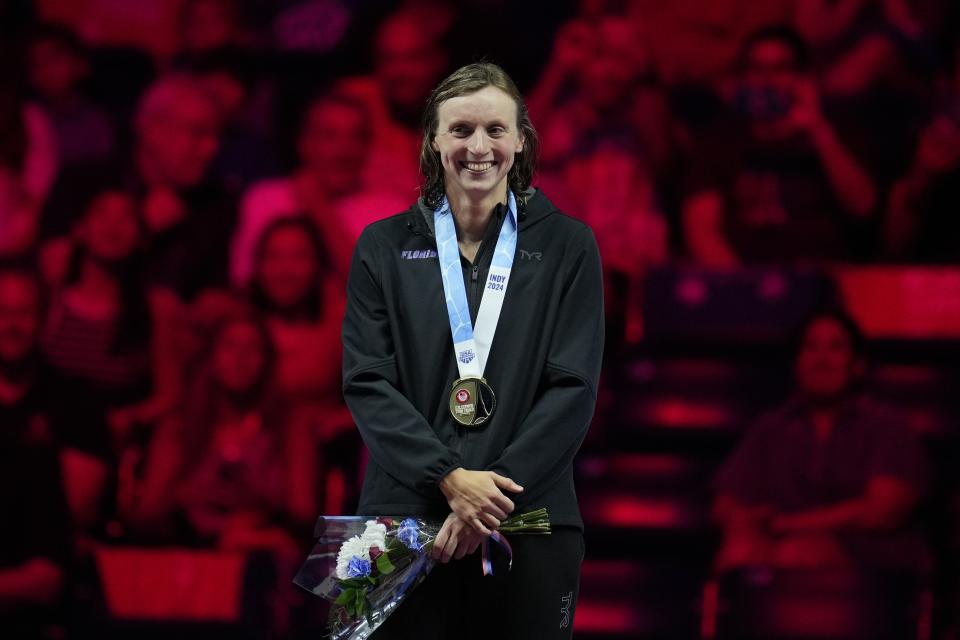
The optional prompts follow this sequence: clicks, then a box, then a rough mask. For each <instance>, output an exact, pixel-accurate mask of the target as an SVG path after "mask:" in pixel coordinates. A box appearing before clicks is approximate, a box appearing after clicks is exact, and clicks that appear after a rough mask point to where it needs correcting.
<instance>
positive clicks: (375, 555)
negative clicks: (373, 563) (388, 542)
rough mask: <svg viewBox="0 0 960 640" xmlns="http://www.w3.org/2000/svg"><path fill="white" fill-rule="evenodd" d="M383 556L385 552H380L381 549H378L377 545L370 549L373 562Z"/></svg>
mask: <svg viewBox="0 0 960 640" xmlns="http://www.w3.org/2000/svg"><path fill="white" fill-rule="evenodd" d="M382 555H383V551H380V547H378V546H377V545H373V546H371V547H370V559H371V560H376V559H377V558H379V557H380V556H382Z"/></svg>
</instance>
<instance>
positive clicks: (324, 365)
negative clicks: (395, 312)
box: [251, 217, 344, 407]
mask: <svg viewBox="0 0 960 640" xmlns="http://www.w3.org/2000/svg"><path fill="white" fill-rule="evenodd" d="M328 260H329V253H328V252H327V251H326V249H325V247H324V244H323V240H322V238H321V236H320V233H319V231H317V228H316V226H315V225H314V224H313V223H312V222H310V220H309V219H307V218H304V217H299V218H281V219H279V220H277V221H275V222H273V223H272V224H271V225H270V226H269V227H268V228H267V229H266V231H264V233H263V235H262V236H261V238H260V243H259V246H258V247H257V252H256V263H255V272H254V278H253V280H252V282H251V298H252V302H253V304H254V306H256V307H257V309H258V310H259V311H261V312H262V313H263V314H264V316H265V318H266V320H267V326H268V328H269V329H270V333H271V335H272V337H273V341H274V345H275V347H276V349H277V382H278V386H279V388H280V390H281V391H282V392H283V393H284V394H285V396H286V397H287V398H288V399H291V400H294V401H299V402H310V403H320V404H330V403H332V404H333V405H335V406H337V407H339V406H340V405H341V404H342V403H340V402H339V399H340V397H341V392H340V322H341V320H342V317H343V304H344V299H343V292H342V291H341V289H342V287H340V283H339V280H336V279H333V278H331V277H330V265H329V262H328Z"/></svg>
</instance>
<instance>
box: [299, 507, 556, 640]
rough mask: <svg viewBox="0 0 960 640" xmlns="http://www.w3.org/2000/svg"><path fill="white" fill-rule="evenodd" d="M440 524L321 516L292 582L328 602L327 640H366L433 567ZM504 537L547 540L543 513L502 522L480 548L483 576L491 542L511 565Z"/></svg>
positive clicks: (547, 521)
mask: <svg viewBox="0 0 960 640" xmlns="http://www.w3.org/2000/svg"><path fill="white" fill-rule="evenodd" d="M442 524H443V523H442V522H434V521H427V520H422V519H419V518H395V517H378V518H375V519H370V518H366V517H359V516H358V517H353V516H321V517H320V518H319V520H318V521H317V526H316V532H315V533H316V537H317V543H316V545H315V546H314V548H313V551H312V553H311V554H310V555H309V556H308V557H307V560H306V562H305V563H304V564H303V566H302V567H301V568H300V571H299V573H298V574H297V577H296V578H294V582H295V583H296V584H298V585H299V586H301V587H303V588H304V589H306V590H308V591H310V592H312V593H314V594H316V595H318V596H320V597H322V598H325V599H327V600H329V601H330V602H331V603H332V604H331V606H330V619H329V625H330V638H331V640H365V639H366V638H369V637H370V634H372V633H373V632H374V631H375V630H376V629H377V628H378V627H379V626H380V625H382V624H383V623H384V621H385V620H386V619H387V617H388V616H390V614H391V613H393V612H394V611H395V610H396V608H397V607H398V606H400V603H401V602H403V599H404V598H405V597H406V596H407V594H409V593H410V592H411V591H412V590H413V589H414V588H415V587H416V586H417V585H418V584H420V583H421V582H422V581H423V580H424V578H426V577H427V574H429V573H430V570H431V569H432V568H433V566H434V560H433V559H432V558H431V556H430V552H431V551H432V550H433V543H434V541H435V540H436V537H437V534H438V533H439V532H440V527H441V526H442ZM504 533H535V534H549V533H550V519H549V517H548V515H547V510H546V509H538V510H536V511H531V512H529V513H524V514H520V515H516V516H513V517H510V518H508V519H507V520H504V521H503V522H502V523H501V525H500V528H499V530H498V531H496V532H494V533H493V535H491V536H490V537H489V538H488V539H487V540H486V541H485V542H484V543H483V546H482V558H483V572H484V573H485V574H489V573H492V571H493V568H492V565H491V562H490V552H489V544H490V541H493V542H495V543H498V544H500V545H501V546H502V547H503V548H504V550H505V551H506V552H507V555H508V556H509V557H510V559H511V562H512V558H513V555H512V551H511V549H510V545H509V543H508V542H507V539H506V538H505V537H504V536H503V534H504Z"/></svg>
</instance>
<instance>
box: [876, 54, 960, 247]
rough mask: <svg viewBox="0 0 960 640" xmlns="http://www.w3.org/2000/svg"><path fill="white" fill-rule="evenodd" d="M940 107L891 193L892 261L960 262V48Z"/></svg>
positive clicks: (887, 229)
mask: <svg viewBox="0 0 960 640" xmlns="http://www.w3.org/2000/svg"><path fill="white" fill-rule="evenodd" d="M953 58H954V60H953V61H952V64H951V65H948V66H949V67H950V68H951V70H952V74H951V76H952V77H948V82H947V83H946V84H947V86H948V87H949V88H948V90H947V91H946V93H945V95H944V96H942V99H941V104H940V107H939V108H938V109H937V110H936V112H935V113H934V115H933V117H932V119H931V120H930V122H929V123H928V124H927V126H926V127H924V129H923V130H922V131H921V133H920V139H919V140H918V141H917V144H916V150H915V152H914V156H913V161H912V163H911V164H910V167H909V169H908V170H907V171H906V173H905V174H904V175H903V176H901V177H900V179H899V180H897V182H896V183H895V184H894V185H893V188H892V189H891V191H890V198H889V201H888V205H887V206H888V209H887V217H886V221H885V228H884V231H885V233H884V240H885V247H886V253H887V255H888V256H889V257H891V258H894V259H899V260H908V261H911V262H925V263H939V264H956V263H957V262H958V261H960V219H958V217H957V212H958V211H960V46H956V48H955V52H954V55H953Z"/></svg>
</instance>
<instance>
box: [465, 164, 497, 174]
mask: <svg viewBox="0 0 960 640" xmlns="http://www.w3.org/2000/svg"><path fill="white" fill-rule="evenodd" d="M462 164H463V166H464V167H466V168H467V169H468V170H470V171H476V172H482V171H486V170H487V169H489V168H490V167H492V166H493V164H494V163H493V162H492V161H487V162H463V163H462Z"/></svg>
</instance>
